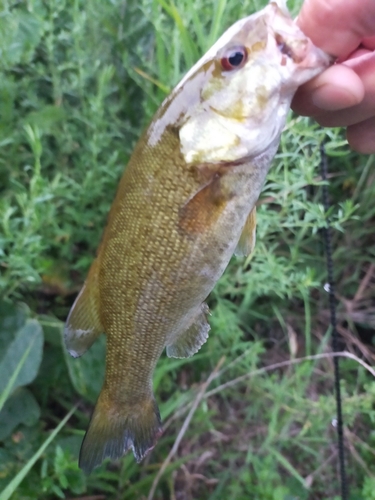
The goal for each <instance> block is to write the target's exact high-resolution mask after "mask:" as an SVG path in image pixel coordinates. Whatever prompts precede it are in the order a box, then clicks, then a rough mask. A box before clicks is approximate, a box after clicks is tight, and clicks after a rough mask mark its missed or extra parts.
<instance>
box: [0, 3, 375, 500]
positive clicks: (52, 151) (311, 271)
mask: <svg viewBox="0 0 375 500" xmlns="http://www.w3.org/2000/svg"><path fill="white" fill-rule="evenodd" d="M264 4H265V0H256V1H253V0H252V1H250V0H245V1H243V2H241V3H238V2H237V3H236V2H227V1H225V0H220V1H218V2H214V1H213V0H195V1H194V2H190V1H188V0H181V1H179V2H173V1H171V0H142V1H140V2H123V1H120V0H112V1H111V2H101V1H99V0H93V1H92V2H83V1H82V0H74V1H73V0H53V1H51V2H41V1H40V0H28V1H27V2H18V3H14V4H13V3H10V2H5V3H4V6H3V12H2V15H1V16H0V33H1V37H0V38H1V41H0V51H1V55H2V57H1V62H0V66H1V73H2V78H1V80H0V97H1V103H2V105H1V107H0V145H1V149H0V193H1V197H0V291H1V295H2V297H3V300H2V302H1V303H0V403H1V405H0V406H1V412H0V491H1V493H0V498H1V500H5V499H6V498H10V497H11V496H12V498H14V499H18V498H19V499H22V498H28V499H29V498H30V499H34V498H35V499H38V500H39V499H42V500H43V499H46V500H47V499H48V498H56V497H60V498H64V497H70V498H71V497H72V496H75V495H102V496H106V498H108V499H111V498H113V499H115V498H116V499H121V500H125V499H129V500H133V499H134V498H140V499H141V498H149V499H150V500H151V498H154V499H158V500H159V499H160V500H161V499H166V498H177V497H178V498H183V499H184V500H185V499H186V500H188V499H191V498H200V499H202V500H205V499H207V500H214V499H222V498H233V499H239V500H242V499H243V498H254V499H260V500H292V499H300V500H301V499H307V498H309V499H312V500H321V499H327V500H328V499H335V498H338V497H337V495H338V491H339V478H338V475H337V467H336V460H337V454H336V448H335V447H336V435H335V428H334V426H333V425H332V422H333V420H334V417H335V400H334V397H333V368H332V359H331V358H330V354H329V351H330V348H329V335H330V332H329V328H328V322H329V320H328V306H327V297H326V292H324V288H323V286H324V283H325V281H326V270H325V259H324V252H323V246H322V243H321V237H320V230H321V228H322V227H324V226H325V225H326V215H325V214H324V210H323V207H322V202H321V185H322V180H321V178H320V172H319V170H318V166H319V162H320V144H321V143H322V141H323V140H324V141H325V144H326V151H327V155H328V160H329V170H330V196H331V199H332V207H331V209H330V212H329V217H330V220H331V223H332V226H333V229H334V238H333V245H334V249H335V251H334V261H335V279H336V283H337V290H338V299H339V307H338V320H339V328H340V332H341V334H342V335H343V338H344V340H345V345H346V347H347V349H349V350H351V351H352V352H353V353H355V357H354V358H352V359H345V360H342V361H341V369H342V381H341V384H342V393H343V405H344V417H345V439H346V445H347V447H346V451H347V457H348V463H349V464H350V467H349V474H348V480H349V482H350V489H351V498H353V500H354V499H355V500H358V499H361V498H363V499H364V500H367V499H370V498H372V496H371V495H372V489H373V477H374V476H375V469H374V465H373V463H374V460H373V459H374V452H373V449H374V447H375V442H374V437H375V435H374V432H373V428H374V421H375V413H374V410H373V401H374V394H375V384H374V380H373V376H372V374H371V372H370V371H369V367H366V366H365V365H363V364H361V363H363V360H366V358H367V359H372V358H371V357H372V352H373V351H372V346H373V343H374V336H373V329H374V324H375V322H374V315H373V312H372V309H373V308H372V303H373V300H374V297H373V290H372V287H371V286H370V285H371V283H372V281H373V269H374V265H375V264H374V257H375V253H374V245H373V224H374V217H375V207H374V203H373V200H374V196H375V193H374V189H375V188H374V186H375V183H374V182H373V166H374V157H373V156H371V157H361V156H359V155H357V154H355V153H353V152H350V151H349V149H348V146H347V144H346V141H345V140H344V137H343V133H342V131H340V130H339V129H329V130H328V129H324V130H323V129H321V128H319V127H318V126H317V125H316V124H314V123H313V122H312V121H310V120H308V119H306V118H301V117H297V116H294V115H291V117H290V119H289V121H288V124H287V126H286V129H285V131H284V133H283V136H282V141H281V145H280V148H279V152H278V154H277V156H276V158H275V161H274V165H273V168H272V169H271V171H270V174H269V176H268V179H267V183H266V185H265V188H264V191H263V193H262V196H261V199H260V201H259V206H258V228H257V240H258V241H257V245H256V248H255V252H254V254H253V255H252V256H250V257H249V258H247V259H235V258H234V259H233V260H232V261H231V263H230V265H229V267H228V269H227V271H226V273H225V274H224V276H223V277H222V279H221V280H220V281H219V283H218V285H217V287H216V288H215V290H214V291H213V293H212V294H211V296H210V298H209V305H210V308H211V311H212V316H211V317H210V322H211V326H212V331H211V333H210V339H209V341H208V342H207V344H205V346H204V347H203V348H202V350H201V351H200V352H199V353H198V354H197V355H195V356H194V357H193V358H191V359H187V360H170V359H166V358H162V359H161V360H160V362H159V364H158V367H157V370H156V373H155V379H154V386H155V391H156V395H157V398H158V401H159V402H160V408H161V413H162V418H163V421H164V422H165V433H164V436H163V437H162V438H161V439H160V441H159V443H158V445H157V446H156V447H155V449H154V450H153V452H152V454H151V455H150V456H149V457H148V458H147V459H146V461H145V462H144V463H143V464H141V465H138V464H136V463H135V462H134V460H133V457H132V456H131V455H130V454H129V455H127V456H125V457H124V458H123V459H122V460H121V461H119V462H118V463H112V464H109V463H108V462H107V463H105V464H103V465H102V466H101V467H100V468H98V469H97V470H96V471H95V472H94V473H93V474H92V476H90V477H88V478H86V477H85V476H84V475H83V473H82V472H81V471H80V470H79V469H78V466H77V457H78V452H79V447H80V444H81V442H82V438H83V435H84V429H86V428H87V425H88V421H89V418H90V413H91V410H92V407H93V403H94V402H95V399H96V397H97V395H98V393H99V390H100V386H101V383H102V379H103V372H104V349H105V338H104V337H103V338H101V339H100V340H99V341H98V343H96V344H95V345H94V346H93V347H92V348H91V349H90V350H89V351H88V352H87V353H86V354H85V356H83V357H82V359H79V360H74V359H72V358H70V356H69V355H68V354H67V353H66V351H65V350H64V347H63V341H62V338H61V332H62V326H63V321H64V320H65V318H66V316H67V313H68V310H69V307H70V305H71V303H72V301H73V299H74V297H75V295H76V293H77V292H78V291H79V288H80V286H81V285H82V282H83V280H84V277H85V274H86V272H87V270H88V267H89V265H90V263H91V261H92V259H93V257H94V255H95V249H96V247H97V245H98V242H99V240H100V234H101V233H102V229H103V227H104V225H105V218H106V214H107V212H108V209H109V206H110V204H111V201H112V199H113V196H114V193H115V190H116V185H117V183H118V179H119V176H120V175H121V172H122V170H123V168H124V166H125V165H126V162H127V160H128V158H129V155H130V153H131V151H132V149H133V146H134V144H135V141H136V140H137V138H138V137H139V135H140V133H141V130H142V128H143V127H144V126H145V125H146V123H147V122H148V121H149V119H150V118H151V116H152V114H153V113H154V112H155V110H156V109H157V106H158V105H159V104H160V102H161V101H162V99H164V97H165V96H166V95H167V93H168V92H169V90H170V89H171V88H173V86H174V85H175V84H176V83H177V82H178V81H179V79H180V78H181V76H182V75H183V74H184V72H186V70H188V69H189V67H190V66H191V65H192V64H193V63H194V62H195V61H196V59H197V58H198V57H199V56H200V55H201V54H203V53H204V52H205V51H206V50H207V49H208V48H209V46H210V45H212V43H213V41H214V40H215V39H216V38H217V37H218V36H219V34H220V33H221V32H223V31H224V29H225V28H227V27H228V26H229V25H230V24H231V23H233V22H234V21H235V20H237V19H238V18H240V17H242V16H245V15H248V14H250V13H251V12H253V11H254V10H256V9H260V8H261V7H262V6H263V5H264ZM300 4H301V2H300V1H299V0H295V1H293V2H292V1H290V2H289V7H290V9H291V10H292V11H293V12H294V14H296V13H297V12H298V10H299V7H300ZM26 303H27V304H28V307H26V306H25V305H22V304H26ZM15 304H18V305H17V306H16V305H15ZM364 339H366V340H367V345H365V344H364V343H363V340H364ZM343 347H344V346H343ZM353 355H354V354H353ZM223 357H224V358H225V359H224V361H222V358H223ZM221 363H222V364H221ZM218 367H219V368H218ZM208 380H209V382H210V383H209V384H207V381H208ZM76 403H78V407H77V408H76V409H74V405H75V404H76ZM72 407H73V409H72ZM192 409H193V410H194V411H192ZM73 411H74V416H71V415H72V412H73ZM70 416H71V418H70V420H69V421H68V419H69V417H70ZM176 439H178V441H177V442H178V446H174V444H175V443H176ZM171 450H174V451H173V455H172V456H170V459H169V461H168V462H166V460H167V457H168V456H169V454H170V452H171ZM159 471H162V472H163V473H162V474H161V475H160V474H159ZM151 493H152V495H151Z"/></svg>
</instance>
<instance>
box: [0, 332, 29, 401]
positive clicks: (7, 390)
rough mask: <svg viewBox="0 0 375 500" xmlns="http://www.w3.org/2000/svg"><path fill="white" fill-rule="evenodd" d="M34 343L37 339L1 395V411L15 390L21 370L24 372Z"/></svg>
mask: <svg viewBox="0 0 375 500" xmlns="http://www.w3.org/2000/svg"><path fill="white" fill-rule="evenodd" d="M34 341H35V338H34V339H33V340H32V341H31V342H30V344H29V346H28V348H27V349H26V351H25V352H24V353H23V356H22V358H21V359H20V361H19V363H18V365H17V367H16V369H15V370H14V372H13V373H12V376H11V377H10V379H9V382H8V384H7V386H6V387H5V389H4V390H3V392H2V393H1V394H0V411H1V410H2V409H3V406H4V404H5V401H6V400H7V399H8V397H9V395H10V393H11V392H12V389H13V386H14V383H15V381H16V380H17V377H18V375H19V374H20V372H21V370H22V367H23V365H24V364H25V361H26V359H27V358H28V356H29V353H30V351H31V348H32V346H33V344H34Z"/></svg>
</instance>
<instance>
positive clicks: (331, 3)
mask: <svg viewBox="0 0 375 500" xmlns="http://www.w3.org/2000/svg"><path fill="white" fill-rule="evenodd" d="M297 24H298V25H299V27H300V28H301V29H302V31H303V32H304V33H305V34H306V35H307V36H308V37H310V38H311V40H312V41H313V42H314V43H315V45H317V46H318V47H320V48H321V49H323V50H325V51H326V52H328V53H329V54H332V55H334V56H339V57H345V56H347V55H348V54H350V52H352V51H353V50H354V49H355V48H356V47H358V45H359V44H360V42H361V40H362V39H363V38H364V37H371V36H372V35H375V2H374V0H305V2H304V4H303V5H302V9H301V12H300V14H299V16H298V18H297Z"/></svg>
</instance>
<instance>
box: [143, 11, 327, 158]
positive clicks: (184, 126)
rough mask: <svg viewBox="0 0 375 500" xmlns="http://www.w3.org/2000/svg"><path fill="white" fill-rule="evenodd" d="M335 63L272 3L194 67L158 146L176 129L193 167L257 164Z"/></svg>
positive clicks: (164, 113)
mask: <svg viewBox="0 0 375 500" xmlns="http://www.w3.org/2000/svg"><path fill="white" fill-rule="evenodd" d="M330 63H331V60H330V57H329V56H328V55H327V54H325V53H324V52H323V51H322V50H320V49H319V48H317V47H315V46H314V45H313V43H312V42H311V40H310V39H309V38H308V37H307V36H305V35H304V33H302V31H301V30H300V29H299V28H298V26H297V25H296V24H295V23H294V22H293V20H292V18H291V17H290V15H289V13H288V12H287V10H286V8H283V7H282V6H279V5H278V4H277V3H276V2H271V3H270V4H268V5H267V6H266V7H265V8H264V9H263V10H261V11H260V12H258V13H256V14H253V15H251V16H249V17H247V18H244V19H241V20H240V21H238V22H236V23H235V24H234V25H232V26H231V27H230V28H229V29H228V30H227V31H226V32H225V33H224V34H223V35H222V36H221V37H220V39H219V40H218V41H217V42H216V43H215V44H214V45H213V46H212V47H211V48H210V49H209V51H208V52H207V53H206V54H205V55H204V56H203V57H202V58H201V59H200V60H199V61H198V62H197V63H196V64H195V65H194V66H193V68H192V69H191V70H190V71H189V72H188V73H187V75H186V76H185V77H184V78H183V79H182V81H181V82H180V83H179V84H178V85H177V87H176V88H175V89H174V91H173V92H172V94H171V96H170V97H169V98H168V99H167V100H166V102H165V105H164V106H162V110H161V113H160V114H159V116H158V117H157V120H156V121H155V123H154V124H153V125H152V127H151V130H150V139H151V141H152V140H153V141H155V140H157V139H158V138H160V135H161V132H162V130H163V129H164V128H165V127H166V126H167V125H173V126H175V127H176V128H177V129H178V131H179V137H180V143H181V152H182V154H183V155H184V158H185V160H186V162H187V163H188V164H199V163H212V162H214V163H217V162H220V163H223V162H224V163H225V162H233V161H240V160H241V159H243V158H249V157H250V158H251V157H255V156H257V155H259V154H261V153H262V152H264V151H266V150H267V148H268V147H269V146H270V145H271V144H274V143H275V141H278V140H279V136H280V134H281V131H282V129H283V127H284V125H285V120H286V115H287V112H288V110H289V107H290V102H291V100H292V97H293V95H294V93H295V91H296V90H297V88H298V87H299V86H300V85H301V84H303V83H305V82H306V81H308V80H309V79H311V78H313V77H314V76H315V75H317V74H318V73H320V72H321V71H323V70H324V69H325V68H326V67H328V66H329V64H330Z"/></svg>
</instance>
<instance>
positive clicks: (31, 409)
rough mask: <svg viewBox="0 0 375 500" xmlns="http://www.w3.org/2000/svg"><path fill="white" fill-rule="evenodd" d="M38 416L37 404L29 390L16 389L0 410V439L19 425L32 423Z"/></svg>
mask: <svg viewBox="0 0 375 500" xmlns="http://www.w3.org/2000/svg"><path fill="white" fill-rule="evenodd" d="M39 417H40V408H39V405H38V403H37V401H36V399H35V398H34V396H33V395H32V393H31V392H30V391H28V390H27V389H25V388H19V389H17V390H16V391H15V392H14V393H13V394H12V395H11V396H10V398H9V399H8V400H7V401H6V403H5V404H4V407H3V409H2V410H1V412H0V440H3V439H5V438H6V437H7V436H9V434H10V433H11V432H12V431H13V430H14V429H15V428H16V427H17V426H18V425H19V424H25V425H34V424H35V423H36V422H37V421H38V419H39Z"/></svg>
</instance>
